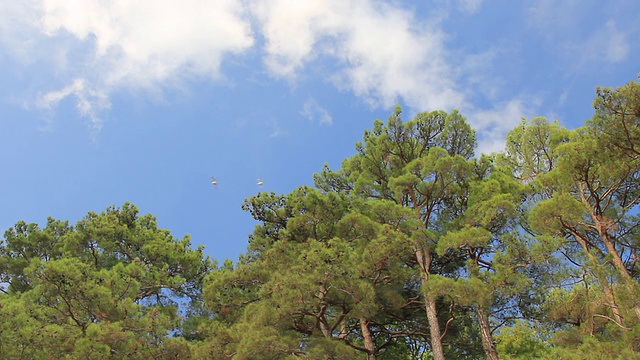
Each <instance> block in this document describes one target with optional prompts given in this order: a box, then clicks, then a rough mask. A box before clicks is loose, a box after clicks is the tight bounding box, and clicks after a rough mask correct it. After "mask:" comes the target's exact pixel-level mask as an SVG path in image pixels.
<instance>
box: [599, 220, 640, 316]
mask: <svg viewBox="0 0 640 360" xmlns="http://www.w3.org/2000/svg"><path fill="white" fill-rule="evenodd" d="M598 229H599V230H598V231H599V233H600V238H601V239H602V242H604V245H605V247H606V248H607V252H608V253H609V256H610V259H611V260H609V261H610V262H611V264H612V265H613V266H614V267H615V268H616V270H617V271H618V274H620V277H621V278H622V281H623V283H624V284H625V285H628V284H633V285H635V286H637V282H636V281H635V280H634V279H633V278H632V277H631V275H630V274H629V271H628V270H627V267H626V266H624V262H623V261H622V258H621V257H620V254H619V253H618V249H616V246H615V244H614V243H613V241H611V239H610V238H609V235H608V234H607V229H606V227H605V226H604V225H603V224H598ZM633 311H634V312H635V314H636V317H637V318H638V320H640V305H639V304H635V305H634V306H633Z"/></svg>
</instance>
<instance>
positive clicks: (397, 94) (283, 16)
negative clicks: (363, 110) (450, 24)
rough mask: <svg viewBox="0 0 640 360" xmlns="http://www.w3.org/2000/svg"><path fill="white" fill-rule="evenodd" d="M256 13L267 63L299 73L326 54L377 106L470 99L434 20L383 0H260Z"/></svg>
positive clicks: (339, 77)
mask: <svg viewBox="0 0 640 360" xmlns="http://www.w3.org/2000/svg"><path fill="white" fill-rule="evenodd" d="M256 4H257V6H256V7H255V9H254V13H255V14H256V17H257V19H258V22H259V24H260V27H261V29H262V33H263V35H264V37H265V40H266V45H265V51H266V58H265V64H266V66H267V68H268V69H269V70H270V71H271V72H272V73H273V74H274V75H275V76H277V77H282V78H287V79H295V77H296V76H297V74H298V72H299V70H300V69H302V68H303V67H304V66H305V65H306V64H308V63H310V62H311V61H312V60H314V59H315V58H317V57H319V56H329V57H331V58H332V59H334V60H335V61H336V62H337V63H338V64H339V65H338V66H339V70H338V72H337V73H335V74H333V76H332V81H333V82H334V84H336V85H337V86H339V87H340V88H341V89H344V90H350V91H353V92H354V93H355V94H356V95H358V96H361V97H363V98H364V99H365V100H366V101H368V102H369V103H370V104H372V105H373V106H384V107H389V106H392V105H393V104H395V103H397V102H400V101H404V102H406V103H407V104H409V105H410V106H412V107H416V108H421V109H440V108H446V109H450V108H453V107H457V106H460V105H461V103H463V102H464V98H463V96H462V95H461V93H460V92H459V91H458V90H457V89H456V84H455V80H454V78H453V74H455V71H454V70H453V69H452V68H451V67H450V66H449V65H448V63H447V62H446V60H445V56H446V51H445V49H444V44H443V35H442V34H441V33H440V32H439V31H438V30H437V29H434V28H430V27H429V26H428V24H429V21H428V19H420V21H418V20H417V19H416V18H415V14H413V13H411V12H409V11H407V10H404V9H401V8H397V7H393V6H391V5H388V4H385V3H381V2H371V1H365V0H332V1H306V2H295V3H292V2H291V1H287V0H260V1H257V3H256Z"/></svg>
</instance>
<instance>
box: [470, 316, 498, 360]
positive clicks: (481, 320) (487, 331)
mask: <svg viewBox="0 0 640 360" xmlns="http://www.w3.org/2000/svg"><path fill="white" fill-rule="evenodd" d="M475 308H476V309H475V310H476V316H477V317H478V324H479V325H480V337H481V338H482V348H483V349H484V353H485V354H486V355H487V359H489V360H499V359H500V358H499V357H498V351H497V350H496V346H495V345H494V341H493V335H492V334H491V326H490V325H489V316H488V315H487V312H486V311H485V309H484V308H483V307H482V306H480V305H476V307H475Z"/></svg>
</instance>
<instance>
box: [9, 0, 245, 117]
mask: <svg viewBox="0 0 640 360" xmlns="http://www.w3.org/2000/svg"><path fill="white" fill-rule="evenodd" d="M30 4H31V8H30V9H29V11H27V10H26V8H27V7H26V6H25V7H21V8H19V7H17V6H14V7H13V8H12V9H9V10H12V12H13V13H12V14H10V15H9V18H11V17H12V16H11V15H13V16H15V15H19V14H21V13H26V14H31V17H32V18H33V17H34V16H33V14H34V13H35V14H38V15H40V17H39V23H34V22H31V23H29V24H26V23H24V24H21V28H22V29H25V30H27V31H29V32H31V35H32V36H33V37H32V39H31V40H32V42H39V43H43V42H46V45H47V46H46V48H47V49H49V50H50V51H51V52H53V49H54V48H56V50H55V51H56V52H58V53H59V54H60V53H61V55H57V56H56V58H58V59H59V60H58V61H53V62H52V66H57V68H56V69H55V70H54V73H55V74H56V76H57V77H59V78H60V81H62V82H63V83H65V82H66V84H67V85H65V86H63V87H62V88H61V89H57V90H52V91H51V92H49V93H46V94H45V95H43V96H41V97H40V99H39V100H38V102H37V103H38V104H40V105H43V106H49V107H50V106H53V105H55V104H56V103H58V102H60V101H61V100H62V99H63V98H65V97H69V96H72V97H73V98H75V100H76V101H77V103H76V106H77V108H78V110H79V112H80V114H82V115H83V116H87V117H89V118H90V119H91V120H92V121H93V123H94V126H95V125H97V124H98V123H99V122H100V118H99V116H98V114H99V112H100V111H102V110H105V109H107V108H108V107H109V105H110V104H109V96H110V95H111V94H112V93H113V91H116V90H122V89H129V90H135V89H143V90H145V91H152V92H157V91H159V89H163V88H166V87H171V86H176V85H178V84H180V83H181V82H183V81H184V80H185V79H189V78H193V77H208V78H218V77H220V76H221V74H220V64H221V62H222V60H223V58H224V57H225V56H226V55H228V54H234V53H241V52H243V51H245V50H246V49H249V48H251V47H252V46H253V43H254V39H253V35H252V33H251V27H250V22H249V21H248V20H247V19H246V14H245V13H244V11H245V9H244V8H243V5H242V3H241V2H237V1H234V0H211V1H203V0H185V1H181V2H179V3H177V2H175V1H171V0H158V1H153V2H149V1H143V0H137V1H128V0H113V1H99V0H75V1H71V0H41V1H33V2H31V3H30ZM34 29H37V30H39V31H40V33H41V34H42V35H40V36H39V37H36V36H35V32H34ZM14 32H16V33H18V31H14ZM70 39H75V41H70ZM0 40H3V42H4V44H5V45H6V46H7V47H8V48H10V49H16V48H18V46H17V44H13V43H11V42H10V41H7V40H6V39H0ZM79 44H84V45H83V46H82V47H81V49H80V50H79V49H78V45H79ZM34 52H35V51H34ZM78 52H80V54H78ZM32 55H36V56H37V55H38V54H32ZM40 55H42V54H40ZM44 56H51V54H46V55H44ZM60 59H62V60H60Z"/></svg>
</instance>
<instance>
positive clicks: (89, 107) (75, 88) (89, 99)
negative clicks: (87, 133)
mask: <svg viewBox="0 0 640 360" xmlns="http://www.w3.org/2000/svg"><path fill="white" fill-rule="evenodd" d="M69 96H72V97H74V98H75V100H76V109H77V110H78V112H79V113H80V115H82V116H84V117H87V118H89V120H91V123H92V128H93V130H94V131H99V130H100V128H101V127H102V120H101V118H100V113H101V112H102V111H104V110H106V109H109V108H110V107H111V103H110V102H109V98H108V95H107V94H106V93H104V92H102V91H100V90H96V89H91V88H88V87H87V85H86V82H85V81H84V80H83V79H76V80H74V81H73V82H72V83H71V84H70V85H69V86H67V87H65V88H63V89H60V90H57V91H50V92H48V93H46V94H44V95H42V96H41V97H40V98H39V99H38V101H37V105H38V106H39V107H41V108H45V109H52V108H55V107H56V106H57V105H58V104H59V103H60V102H61V101H62V100H64V99H65V98H67V97H69Z"/></svg>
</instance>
